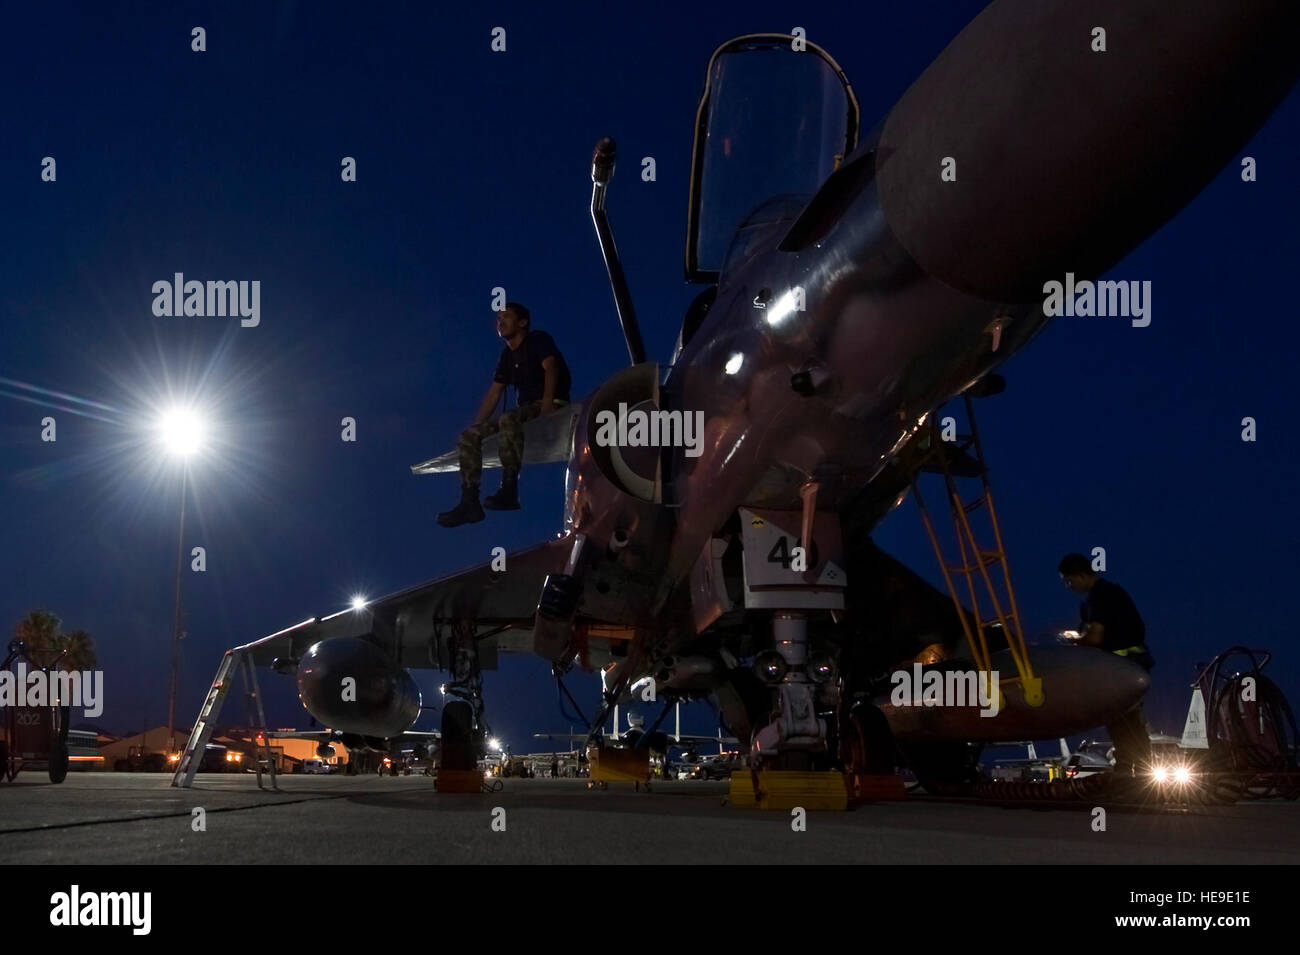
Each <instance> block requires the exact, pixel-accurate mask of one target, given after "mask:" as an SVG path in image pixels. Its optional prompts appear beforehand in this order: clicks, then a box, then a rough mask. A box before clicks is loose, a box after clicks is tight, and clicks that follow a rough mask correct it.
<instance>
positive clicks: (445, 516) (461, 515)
mask: <svg viewBox="0 0 1300 955" xmlns="http://www.w3.org/2000/svg"><path fill="white" fill-rule="evenodd" d="M481 520H483V508H482V506H481V505H480V504H479V502H478V488H476V487H463V486H462V487H461V489H460V503H459V504H457V505H456V506H455V507H453V508H452V509H451V510H450V511H443V512H442V513H441V514H439V515H438V523H439V524H441V525H442V526H443V527H459V526H460V525H461V524H477V523H478V522H479V521H481Z"/></svg>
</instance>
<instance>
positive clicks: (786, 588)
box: [740, 507, 848, 610]
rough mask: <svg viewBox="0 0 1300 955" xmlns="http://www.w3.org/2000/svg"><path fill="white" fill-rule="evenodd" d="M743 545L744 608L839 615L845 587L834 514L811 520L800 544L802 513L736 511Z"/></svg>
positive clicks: (837, 521)
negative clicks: (807, 535) (807, 534)
mask: <svg viewBox="0 0 1300 955" xmlns="http://www.w3.org/2000/svg"><path fill="white" fill-rule="evenodd" d="M740 524H741V529H742V532H743V533H742V537H743V543H744V546H745V555H744V570H745V606H746V607H748V608H751V609H767V610H781V609H789V610H805V609H806V610H843V609H844V588H845V586H846V585H847V583H848V578H847V575H846V574H845V573H844V567H843V565H842V561H843V554H842V553H841V546H842V545H841V542H840V522H839V517H838V516H837V515H835V514H830V513H827V514H818V515H816V517H814V519H813V527H812V534H811V535H810V536H811V538H812V540H811V541H809V542H808V544H807V545H805V544H804V542H803V540H802V539H801V534H802V524H803V513H802V512H801V511H770V510H750V509H749V508H746V507H742V508H741V509H740Z"/></svg>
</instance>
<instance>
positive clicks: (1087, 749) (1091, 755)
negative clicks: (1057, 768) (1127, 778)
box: [1065, 740, 1115, 779]
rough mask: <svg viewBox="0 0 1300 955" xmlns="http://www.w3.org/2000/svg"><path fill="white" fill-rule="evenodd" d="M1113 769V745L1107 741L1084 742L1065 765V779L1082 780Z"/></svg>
mask: <svg viewBox="0 0 1300 955" xmlns="http://www.w3.org/2000/svg"><path fill="white" fill-rule="evenodd" d="M1114 768H1115V744H1114V743H1111V742H1110V741H1109V740H1084V741H1083V742H1082V743H1080V744H1079V748H1078V749H1076V750H1075V751H1074V753H1073V754H1072V755H1071V756H1070V758H1069V759H1068V760H1066V763H1065V778H1066V779H1083V778H1084V777H1086V776H1094V775H1096V774H1097V773H1108V772H1110V771H1111V770H1112V769H1114Z"/></svg>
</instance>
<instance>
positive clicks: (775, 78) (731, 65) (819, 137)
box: [686, 33, 858, 283]
mask: <svg viewBox="0 0 1300 955" xmlns="http://www.w3.org/2000/svg"><path fill="white" fill-rule="evenodd" d="M796 45H799V46H802V49H796V48H795V47H796ZM857 136H858V103H857V99H856V98H855V97H854V95H853V90H852V89H851V88H850V87H849V82H848V79H847V78H846V77H845V76H844V73H843V71H842V70H840V68H839V65H838V64H837V63H836V62H835V61H834V60H833V59H831V57H830V56H829V55H828V54H827V53H826V51H824V50H823V49H821V48H820V47H819V46H817V45H816V44H815V43H810V42H808V41H806V40H802V39H800V40H797V41H796V39H795V38H793V37H790V36H787V35H785V34H781V33H757V34H751V35H748V36H742V37H737V38H736V39H734V40H729V41H728V42H726V43H724V44H723V45H722V46H720V47H718V48H717V49H716V50H715V51H714V52H713V56H712V58H710V60H709V66H708V70H707V73H706V76H705V85H704V93H703V95H702V96H701V97H700V106H699V112H698V114H697V116H696V124H695V156H694V160H693V162H692V166H691V196H690V210H689V217H688V222H689V225H688V227H687V236H686V279H687V281H690V282H710V283H711V282H716V281H717V280H718V274H719V272H720V271H721V268H722V262H723V258H724V256H725V255H726V253H727V249H728V247H729V246H730V245H731V240H732V238H733V236H734V235H735V232H736V230H737V229H738V228H739V227H740V226H741V225H742V224H743V223H744V222H745V221H746V219H747V218H748V217H749V216H750V214H751V213H752V212H754V210H755V209H756V208H757V207H758V206H760V205H761V204H762V203H764V202H765V201H766V200H768V199H770V198H772V197H773V196H777V195H801V196H811V195H812V194H813V193H814V192H816V191H817V189H818V187H820V186H821V184H822V183H823V182H824V181H825V180H826V177H827V176H829V175H830V174H831V173H832V172H834V171H835V169H836V167H837V166H838V165H839V164H840V162H841V161H843V159H844V157H845V156H847V155H848V154H849V153H850V152H852V151H853V147H854V146H855V145H856V143H857Z"/></svg>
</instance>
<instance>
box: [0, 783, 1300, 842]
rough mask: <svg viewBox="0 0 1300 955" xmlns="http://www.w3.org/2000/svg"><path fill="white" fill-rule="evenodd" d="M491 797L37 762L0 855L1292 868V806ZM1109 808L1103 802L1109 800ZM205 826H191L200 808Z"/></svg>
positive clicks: (11, 802)
mask: <svg viewBox="0 0 1300 955" xmlns="http://www.w3.org/2000/svg"><path fill="white" fill-rule="evenodd" d="M500 782H501V784H502V788H501V790H500V791H499V792H495V793H485V794H481V795H478V794H475V795H455V794H449V793H437V792H435V791H434V781H433V780H432V779H431V778H429V777H425V776H398V777H392V776H385V777H378V776H373V775H367V776H288V777H285V776H281V777H280V779H279V791H278V792H276V791H270V790H269V789H268V790H259V789H258V787H257V780H256V777H255V776H254V775H253V774H243V775H233V774H232V775H220V774H210V775H209V774H201V775H199V776H198V777H197V778H196V780H195V783H194V786H193V788H191V789H188V790H185V789H175V788H172V786H171V785H170V783H171V777H170V775H163V774H152V773H110V772H83V773H72V774H69V776H68V778H67V780H66V781H65V782H64V783H63V784H61V785H52V784H50V783H49V782H48V780H47V779H46V777H45V775H44V774H43V773H39V772H31V773H23V774H21V775H19V776H18V777H17V779H16V780H14V781H13V782H10V783H6V784H3V785H0V852H3V858H4V859H5V860H6V862H7V863H9V864H13V863H29V864H31V863H38V864H39V863H58V864H68V863H87V864H111V865H121V864H136V863H182V864H184V863H189V864H202V865H221V864H267V863H287V864H312V863H379V864H394V863H398V864H405V863H415V864H435V863H456V864H467V863H502V862H513V863H534V864H538V863H540V864H549V863H556V862H566V863H601V864H610V863H630V864H644V863H688V864H701V863H706V864H707V863H742V864H769V865H770V864H772V863H786V864H796V865H797V864H809V863H822V864H824V863H848V864H860V863H874V864H920V865H935V864H952V863H977V864H978V863H1011V864H1033V865H1038V864H1044V863H1068V864H1131V863H1140V864H1151V863H1156V864H1167V865H1189V864H1216V863H1219V864H1222V863H1231V864H1248V865H1260V864H1295V863H1297V862H1300V803H1297V802H1283V801H1276V800H1270V801H1261V802H1243V803H1238V804H1237V805H1234V806H1217V807H1208V808H1207V807H1202V808H1170V807H1162V808H1150V809H1140V808H1136V807H1119V806H1112V807H1108V808H1107V812H1106V817H1105V823H1106V826H1105V830H1104V831H1095V828H1094V827H1095V825H1096V824H1095V822H1094V820H1095V814H1094V812H1093V809H1094V807H1093V806H1091V805H1082V804H1080V805H1072V806H1066V807H1062V806H1055V805H1052V806H1026V807H1015V808H1007V807H1005V806H999V805H990V804H978V803H973V802H970V801H951V800H936V799H929V798H926V797H924V796H909V797H908V798H907V799H906V800H904V801H902V802H881V803H871V804H867V805H863V806H859V807H857V808H855V809H852V810H850V811H848V812H808V813H807V818H806V828H805V829H804V830H803V831H796V828H795V826H794V825H793V822H794V820H793V819H792V816H791V814H790V813H789V812H779V811H760V810H752V809H739V808H736V807H732V806H728V805H726V804H725V800H726V795H727V785H726V783H717V782H701V781H680V782H667V783H657V784H656V785H655V787H654V791H653V792H651V793H646V792H634V791H633V788H632V786H631V785H630V784H626V785H620V784H611V786H610V788H609V789H608V790H607V791H590V790H588V789H587V788H586V782H585V780H580V779H579V780H574V779H556V780H553V779H505V780H501V781H500ZM1103 805H1104V804H1103ZM198 809H202V810H203V812H202V814H201V816H202V818H203V821H204V823H205V826H206V828H205V829H204V830H203V831H195V827H196V825H197V819H198V818H199V815H200V814H198V813H196V810H198Z"/></svg>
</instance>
